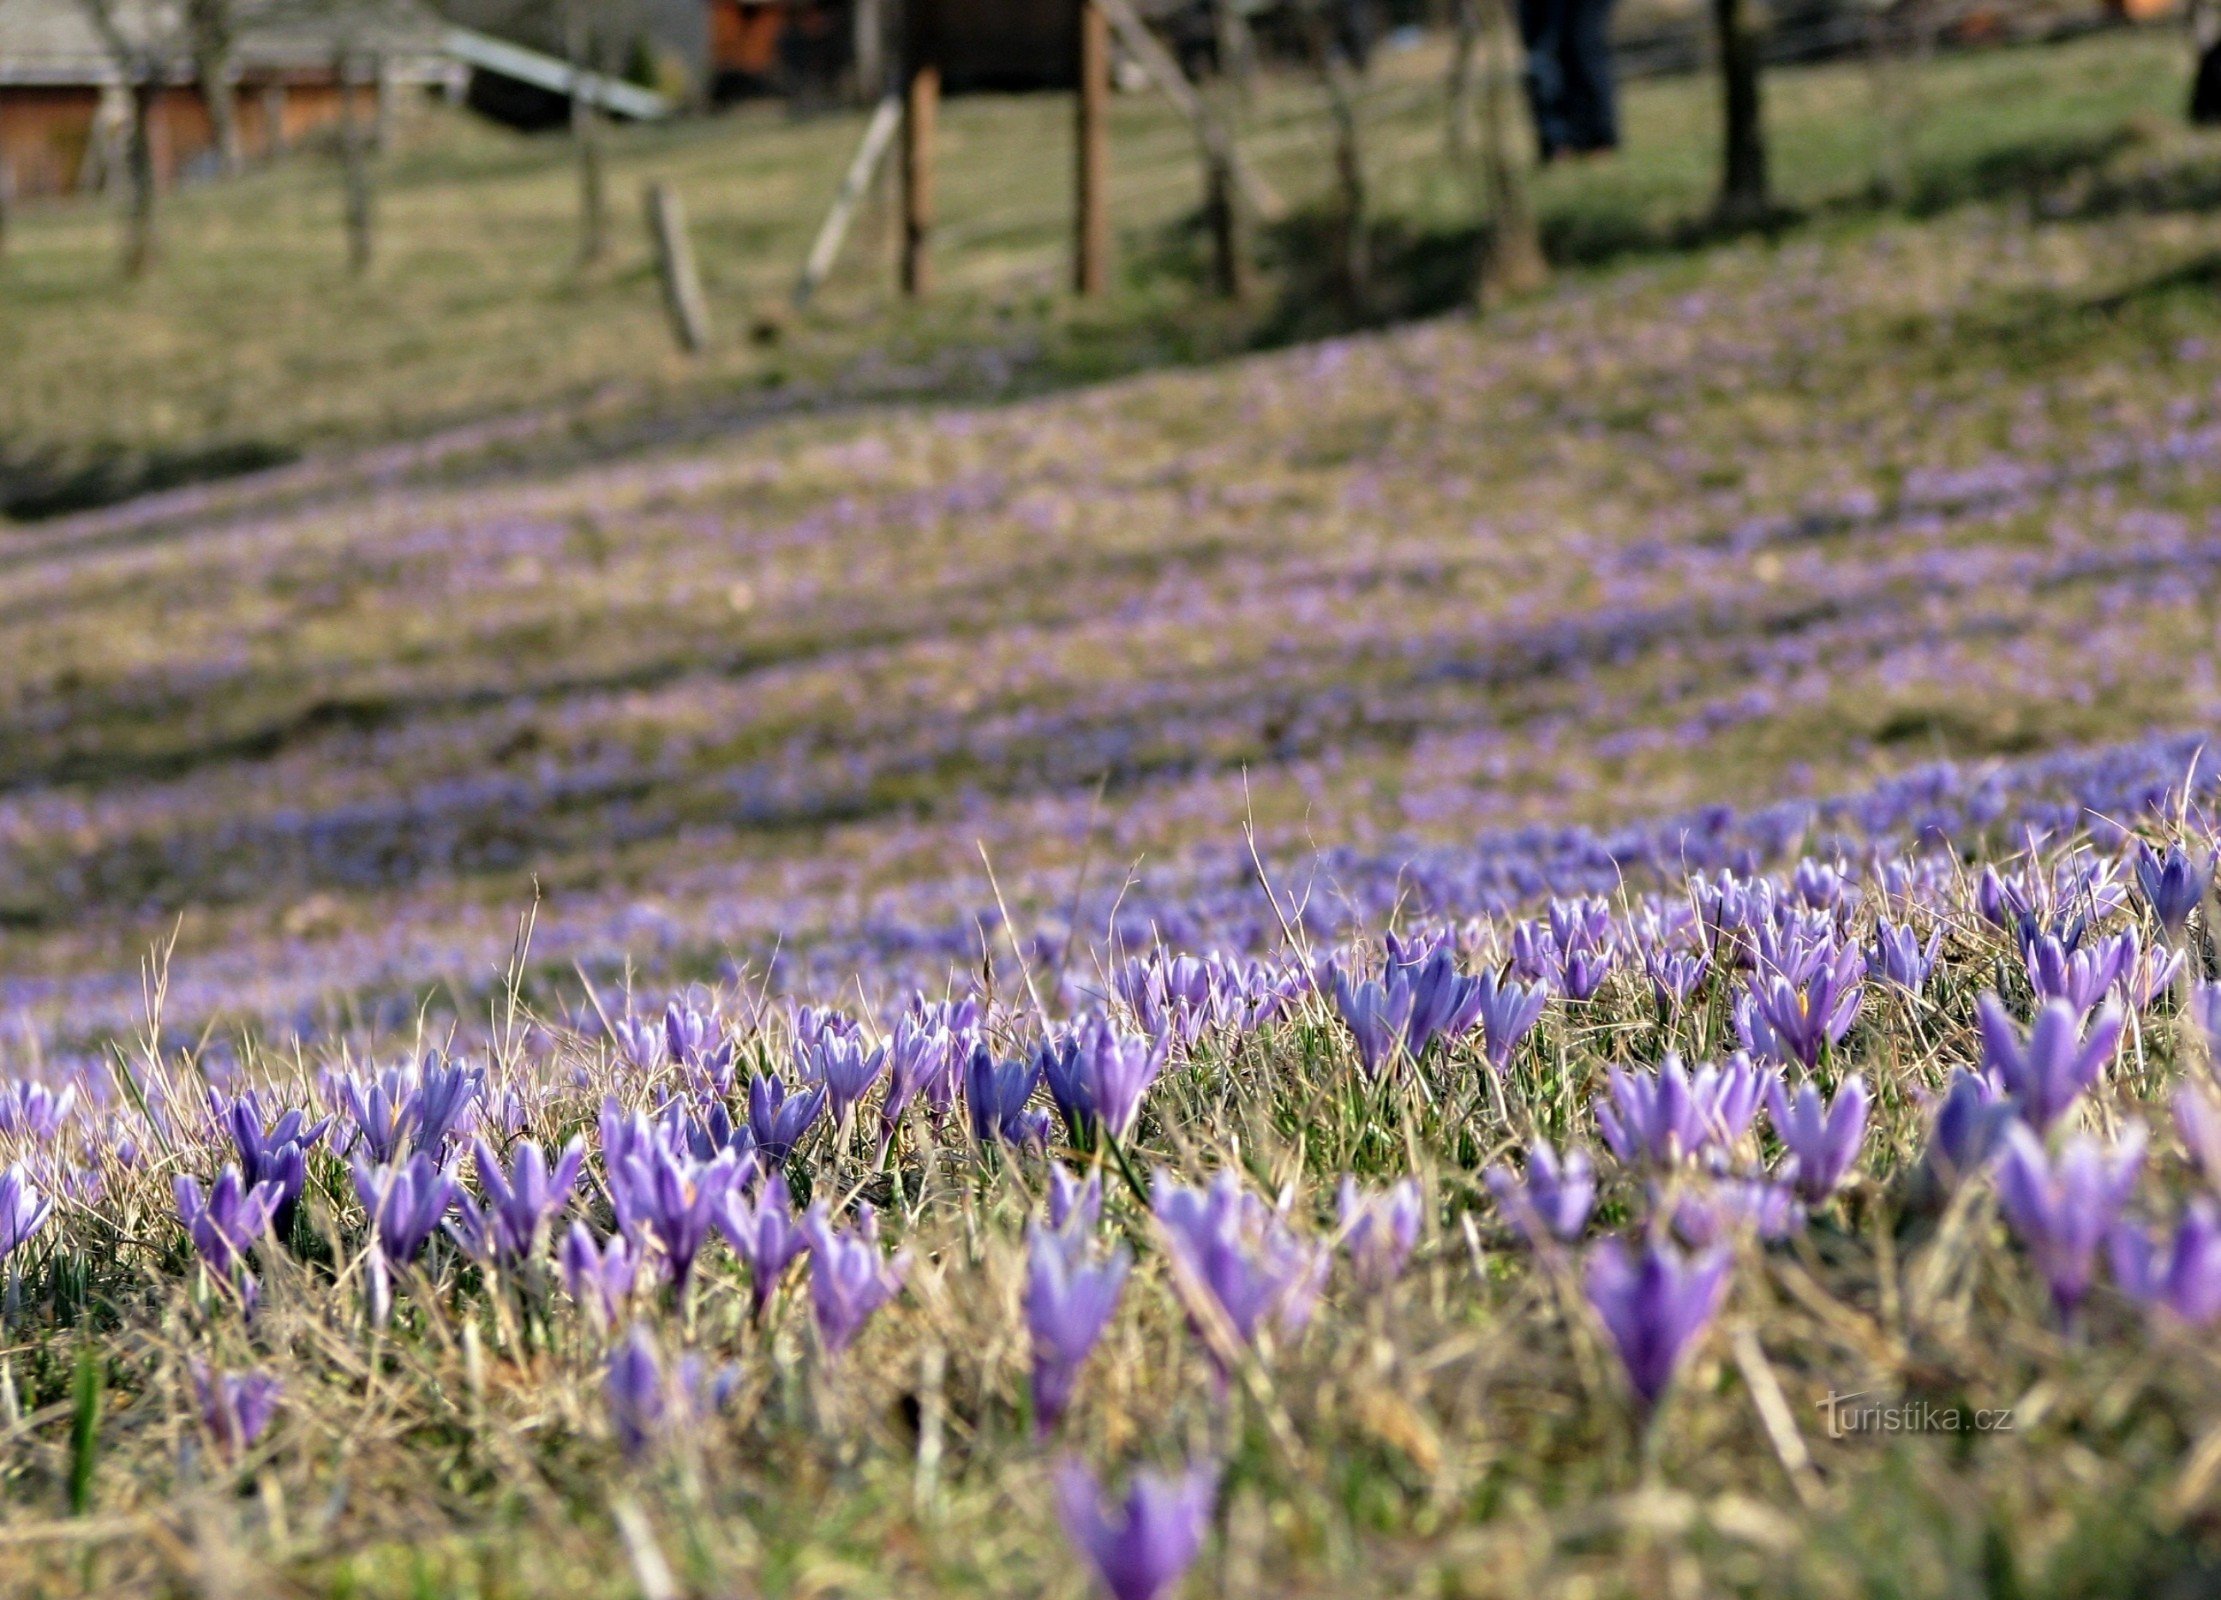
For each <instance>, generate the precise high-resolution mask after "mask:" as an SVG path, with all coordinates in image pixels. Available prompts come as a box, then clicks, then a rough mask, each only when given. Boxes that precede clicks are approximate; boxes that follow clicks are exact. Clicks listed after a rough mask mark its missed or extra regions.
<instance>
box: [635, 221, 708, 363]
mask: <svg viewBox="0 0 2221 1600" xmlns="http://www.w3.org/2000/svg"><path fill="white" fill-rule="evenodd" d="M648 236H649V238H650V239H651V240H652V241H653V242H654V244H655V254H656V272H657V275H658V276H659V277H661V278H662V280H663V306H664V309H665V310H666V311H668V312H669V313H670V314H671V331H672V332H673V333H674V334H676V335H677V336H678V341H679V348H680V349H682V350H684V351H686V352H687V353H688V354H689V355H693V354H697V353H699V352H700V351H702V350H704V349H706V348H708V346H709V303H708V301H707V300H705V299H704V298H703V296H702V278H701V274H699V273H698V272H696V271H695V270H694V247H693V246H692V245H691V244H689V243H688V242H687V237H686V212H685V209H684V208H683V207H682V206H680V204H679V194H678V191H677V190H676V189H674V188H672V187H671V185H669V184H668V183H661V182H658V183H651V184H649V185H648Z"/></svg>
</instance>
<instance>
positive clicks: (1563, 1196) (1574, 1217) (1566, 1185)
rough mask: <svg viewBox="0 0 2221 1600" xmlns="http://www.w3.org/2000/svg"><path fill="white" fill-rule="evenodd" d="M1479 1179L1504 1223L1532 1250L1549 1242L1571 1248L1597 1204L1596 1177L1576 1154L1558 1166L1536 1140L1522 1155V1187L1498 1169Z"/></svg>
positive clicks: (1585, 1158) (1585, 1160) (1553, 1155)
mask: <svg viewBox="0 0 2221 1600" xmlns="http://www.w3.org/2000/svg"><path fill="white" fill-rule="evenodd" d="M1481 1177H1482V1180H1483V1181H1484V1182H1486V1183H1487V1184H1488V1188H1489V1192H1490V1193H1491V1194H1493V1195H1495V1196H1496V1203H1497V1205H1498V1206H1500V1207H1501V1208H1502V1209H1503V1212H1504V1220H1505V1221H1506V1222H1508V1223H1509V1224H1510V1225H1511V1227H1512V1229H1513V1230H1514V1231H1515V1232H1516V1233H1518V1234H1519V1236H1520V1237H1521V1238H1523V1239H1525V1240H1526V1241H1527V1242H1528V1243H1529V1244H1531V1245H1541V1244H1544V1243H1545V1242H1547V1241H1548V1240H1551V1239H1561V1240H1563V1241H1565V1242H1566V1243H1568V1244H1571V1243H1572V1242H1573V1241H1574V1240H1576V1239H1578V1238H1580V1237H1581V1230H1582V1229H1584V1228H1586V1227H1587V1226H1588V1225H1589V1211H1590V1208H1591V1207H1593V1206H1594V1205H1595V1204H1596V1174H1595V1169H1594V1168H1593V1167H1591V1166H1590V1164H1589V1158H1588V1156H1587V1155H1586V1154H1584V1153H1583V1152H1582V1151H1580V1150H1568V1151H1567V1152H1566V1154H1565V1158H1564V1159H1563V1160H1560V1159H1559V1157H1558V1153H1557V1152H1556V1151H1555V1150H1553V1149H1551V1148H1550V1146H1549V1144H1547V1143H1546V1142H1545V1141H1543V1140H1541V1139H1537V1140H1536V1141H1535V1142H1534V1143H1533V1144H1532V1145H1530V1146H1528V1149H1527V1174H1526V1178H1525V1180H1524V1181H1522V1180H1521V1179H1520V1178H1518V1177H1516V1176H1514V1175H1513V1173H1512V1170H1511V1168H1509V1167H1506V1166H1501V1165H1492V1166H1490V1167H1489V1168H1488V1170H1487V1171H1485V1172H1483V1173H1482V1174H1481Z"/></svg>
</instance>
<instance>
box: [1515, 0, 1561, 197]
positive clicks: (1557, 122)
mask: <svg viewBox="0 0 2221 1600" xmlns="http://www.w3.org/2000/svg"><path fill="white" fill-rule="evenodd" d="M1565 7H1566V0H1519V36H1520V39H1521V41H1522V42H1523V43H1524V44H1525V45H1526V46H1527V104H1528V107H1529V109H1530V110H1531V111H1532V112H1533V113H1534V118H1535V142H1536V144H1537V145H1539V146H1540V147H1541V149H1542V159H1543V160H1545V161H1548V160H1550V159H1551V158H1552V157H1554V156H1556V155H1558V154H1559V153H1560V152H1562V151H1564V150H1565V149H1566V148H1567V147H1568V145H1569V144H1570V142H1571V139H1572V133H1573V130H1572V129H1571V128H1570V127H1569V126H1568V125H1567V122H1566V80H1565V57H1564V48H1565Z"/></svg>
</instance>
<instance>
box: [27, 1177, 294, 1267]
mask: <svg viewBox="0 0 2221 1600" xmlns="http://www.w3.org/2000/svg"><path fill="white" fill-rule="evenodd" d="M179 1181H180V1182H186V1183H190V1182H191V1181H192V1180H191V1179H189V1178H187V1179H181V1180H179ZM178 1209H179V1210H180V1211H183V1210H184V1209H185V1208H184V1203H183V1201H182V1200H181V1201H180V1202H179V1205H178ZM53 1212H54V1202H53V1201H52V1200H51V1199H49V1198H48V1197H47V1196H45V1195H43V1194H41V1193H39V1189H38V1185H37V1184H35V1183H33V1182H32V1181H31V1175H30V1174H29V1173H27V1172H25V1171H24V1170H23V1164H22V1163H21V1162H20V1161H19V1162H17V1163H16V1164H15V1165H14V1166H12V1167H10V1168H8V1170H7V1171H6V1172H0V1261H6V1260H7V1259H8V1257H10V1256H12V1255H14V1254H15V1253H16V1251H17V1250H19V1249H21V1248H22V1247H23V1245H24V1244H25V1243H26V1242H27V1241H28V1240H29V1239H30V1237H31V1236H32V1235H33V1234H35V1233H37V1232H38V1231H39V1229H41V1228H43V1227H45V1226H46V1219H47V1218H48V1217H49V1216H51V1215H53ZM256 1231H257V1232H260V1231H261V1230H260V1229H257V1230H256Z"/></svg>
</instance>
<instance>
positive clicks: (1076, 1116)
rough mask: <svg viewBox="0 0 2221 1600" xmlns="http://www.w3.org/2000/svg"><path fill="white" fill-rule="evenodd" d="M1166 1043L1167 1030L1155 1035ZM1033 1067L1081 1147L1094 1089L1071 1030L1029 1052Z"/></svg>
mask: <svg viewBox="0 0 2221 1600" xmlns="http://www.w3.org/2000/svg"><path fill="white" fill-rule="evenodd" d="M1159 1037H1160V1038H1162V1039H1164V1040H1165V1042H1166V1044H1167V1045H1168V1046H1169V1045H1170V1042H1171V1037H1172V1036H1171V1035H1170V1034H1162V1035H1159ZM1033 1064H1034V1070H1035V1071H1036V1072H1038V1073H1039V1074H1040V1077H1041V1083H1042V1086H1043V1087H1044V1088H1046V1089H1047V1090H1048V1091H1049V1099H1050V1102H1051V1103H1052V1104H1054V1105H1055V1106H1056V1108H1057V1115H1058V1116H1060V1117H1062V1118H1063V1119H1064V1129H1065V1132H1066V1133H1067V1134H1069V1135H1070V1136H1071V1140H1072V1143H1073V1144H1074V1145H1075V1146H1081V1147H1085V1146H1086V1145H1087V1144H1088V1143H1089V1142H1090V1141H1091V1140H1092V1139H1093V1137H1094V1131H1095V1089H1094V1086H1093V1085H1092V1084H1090V1083H1089V1082H1088V1075H1087V1064H1086V1063H1085V1062H1084V1061H1083V1060H1081V1058H1080V1044H1079V1041H1078V1040H1077V1039H1075V1038H1074V1037H1073V1036H1072V1035H1071V1034H1069V1033H1067V1034H1065V1035H1063V1036H1062V1037H1061V1038H1055V1039H1044V1040H1042V1041H1041V1044H1040V1046H1039V1047H1038V1048H1036V1049H1035V1051H1034V1053H1033Z"/></svg>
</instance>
